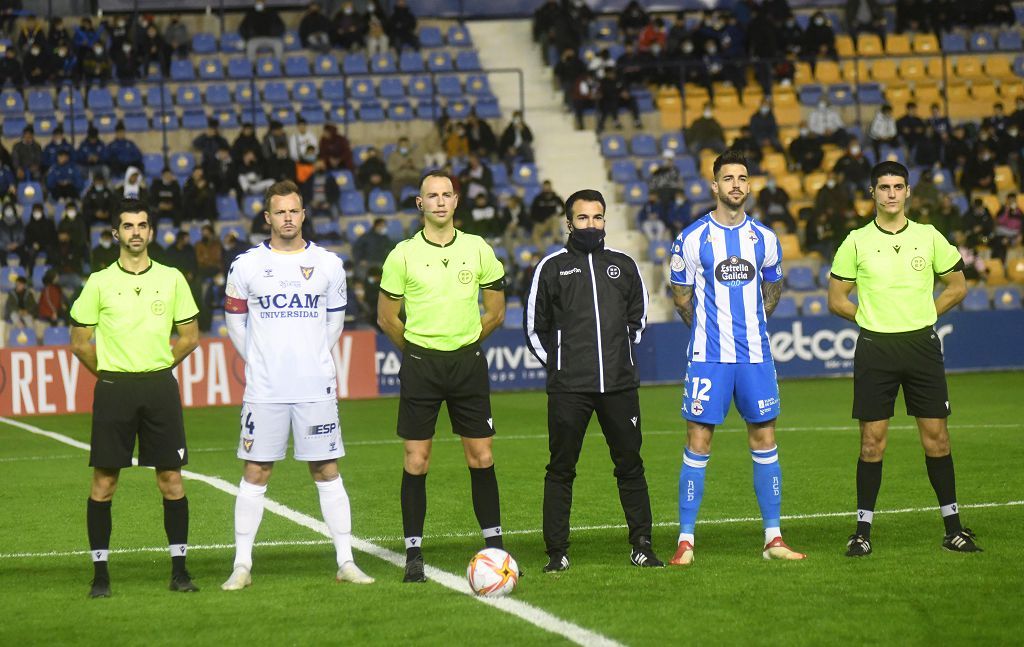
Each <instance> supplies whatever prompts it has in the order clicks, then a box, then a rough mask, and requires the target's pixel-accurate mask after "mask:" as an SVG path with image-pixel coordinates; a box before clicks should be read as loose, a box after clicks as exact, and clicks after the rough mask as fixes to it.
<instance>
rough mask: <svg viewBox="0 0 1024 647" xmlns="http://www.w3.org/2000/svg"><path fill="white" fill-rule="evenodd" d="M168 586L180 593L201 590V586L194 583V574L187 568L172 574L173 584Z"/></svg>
mask: <svg viewBox="0 0 1024 647" xmlns="http://www.w3.org/2000/svg"><path fill="white" fill-rule="evenodd" d="M167 588H169V589H170V590H172V591H177V592H178V593H198V592H199V587H198V586H196V585H195V584H193V583H192V576H191V575H189V574H188V571H186V570H183V571H181V572H180V573H174V574H173V575H171V584H170V586H169V587H167Z"/></svg>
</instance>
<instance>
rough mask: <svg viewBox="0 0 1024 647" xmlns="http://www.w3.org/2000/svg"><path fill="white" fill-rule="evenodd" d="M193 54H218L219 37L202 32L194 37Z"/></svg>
mask: <svg viewBox="0 0 1024 647" xmlns="http://www.w3.org/2000/svg"><path fill="white" fill-rule="evenodd" d="M192 53H193V54H216V53H217V37H216V36H214V35H213V34H210V33H207V32H204V31H201V32H199V33H196V34H193V35H192Z"/></svg>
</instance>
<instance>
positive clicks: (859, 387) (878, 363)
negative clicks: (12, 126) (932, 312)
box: [853, 327, 951, 421]
mask: <svg viewBox="0 0 1024 647" xmlns="http://www.w3.org/2000/svg"><path fill="white" fill-rule="evenodd" d="M901 386H902V387H903V399H904V400H906V403H907V415H910V416H914V417H915V418H946V417H948V416H949V414H950V413H951V411H950V408H949V390H948V389H947V387H946V367H945V365H944V364H943V360H942V345H941V344H940V343H939V336H938V335H937V334H936V333H935V330H933V329H932V328H931V327H928V328H922V329H921V330H914V331H911V332H903V333H877V332H872V331H870V330H861V332H860V336H859V337H858V338H857V351H856V353H855V354H854V358H853V417H854V418H857V419H858V420H868V421H870V420H888V419H889V418H892V416H893V413H894V411H895V408H896V394H897V393H898V392H899V390H900V387H901Z"/></svg>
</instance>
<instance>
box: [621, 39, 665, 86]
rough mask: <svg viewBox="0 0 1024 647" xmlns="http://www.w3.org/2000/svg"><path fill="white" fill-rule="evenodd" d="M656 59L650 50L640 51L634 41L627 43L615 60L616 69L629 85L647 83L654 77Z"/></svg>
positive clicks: (623, 80)
mask: <svg viewBox="0 0 1024 647" xmlns="http://www.w3.org/2000/svg"><path fill="white" fill-rule="evenodd" d="M655 63H656V59H655V58H654V56H653V55H652V54H651V53H650V52H649V51H647V52H638V51H637V50H636V47H635V46H634V45H633V43H626V44H625V46H624V48H623V51H622V54H621V55H620V56H619V58H617V59H616V60H615V71H616V73H617V74H618V75H619V78H620V79H622V82H623V83H625V84H626V85H627V86H634V85H643V84H646V83H647V82H648V81H649V80H650V79H651V77H652V75H653V72H654V66H655Z"/></svg>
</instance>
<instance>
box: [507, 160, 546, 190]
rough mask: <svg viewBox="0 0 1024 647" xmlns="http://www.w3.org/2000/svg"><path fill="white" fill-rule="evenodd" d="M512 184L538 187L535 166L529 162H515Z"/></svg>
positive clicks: (538, 182)
mask: <svg viewBox="0 0 1024 647" xmlns="http://www.w3.org/2000/svg"><path fill="white" fill-rule="evenodd" d="M512 182H513V183H515V184H517V185H519V186H540V180H539V179H537V165H536V164H533V163H529V162H517V163H516V165H515V167H514V169H513V171H512Z"/></svg>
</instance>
